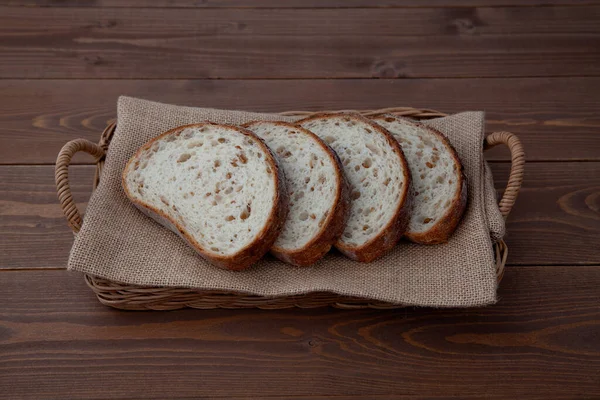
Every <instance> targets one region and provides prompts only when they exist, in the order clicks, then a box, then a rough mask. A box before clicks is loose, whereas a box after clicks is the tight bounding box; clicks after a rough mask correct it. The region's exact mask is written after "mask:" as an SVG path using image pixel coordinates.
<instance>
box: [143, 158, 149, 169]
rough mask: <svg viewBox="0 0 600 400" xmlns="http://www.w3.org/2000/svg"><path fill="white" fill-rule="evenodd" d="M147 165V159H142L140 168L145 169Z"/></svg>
mask: <svg viewBox="0 0 600 400" xmlns="http://www.w3.org/2000/svg"><path fill="white" fill-rule="evenodd" d="M147 166H148V161H146V160H144V162H143V163H142V169H145V168H146V167H147Z"/></svg>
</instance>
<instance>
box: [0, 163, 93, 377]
mask: <svg viewBox="0 0 600 400" xmlns="http://www.w3.org/2000/svg"><path fill="white" fill-rule="evenodd" d="M93 178H94V167H93V166H78V167H76V168H70V171H69V182H70V185H71V191H72V193H73V197H74V199H75V202H76V204H77V205H78V208H79V210H80V211H81V212H83V211H84V210H85V206H86V205H87V201H88V199H89V197H90V194H91V191H92V182H93ZM0 235H1V236H2V240H0V269H13V268H19V269H27V268H65V267H66V265H67V258H68V256H69V251H70V250H71V246H72V244H73V232H72V231H71V229H70V228H69V227H68V226H67V223H66V219H65V216H64V215H63V213H62V211H61V209H60V206H59V204H58V197H57V194H56V185H55V183H54V167H53V166H11V167H0ZM0 375H1V374H0Z"/></svg>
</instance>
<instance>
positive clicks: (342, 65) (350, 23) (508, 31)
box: [0, 6, 600, 79]
mask: <svg viewBox="0 0 600 400" xmlns="http://www.w3.org/2000/svg"><path fill="white" fill-rule="evenodd" d="M535 10H536V11H534V12H533V13H532V12H531V10H523V8H510V9H505V8H474V9H465V8H456V9H452V8H444V9H439V10H438V11H437V12H427V11H428V10H427V11H426V12H424V11H423V10H417V11H415V10H412V9H406V8H392V9H383V10H382V9H374V10H370V9H368V10H364V9H359V10H356V9H352V10H346V11H344V12H343V13H340V12H339V9H326V10H300V11H298V10H292V11H289V10H272V9H239V10H225V11H223V10H216V11H215V10H195V9H192V10H188V9H158V10H157V9H139V8H126V9H122V8H120V9H114V8H112V9H111V8H107V9H85V8H83V9H81V8H75V9H71V8H50V9H35V8H34V9H30V8H10V7H8V8H0V26H2V30H1V31H0V32H1V35H0V44H1V46H2V53H3V62H2V63H1V64H0V77H2V78H61V79H64V78H133V77H138V78H153V79H160V78H163V77H164V76H165V74H167V75H168V76H170V77H173V78H182V79H185V78H221V79H222V78H252V79H260V78H263V79H264V78H287V79H289V78H331V77H338V78H432V77H436V78H437V77H453V78H464V77H473V76H476V77H506V76H513V77H520V76H577V75H586V76H598V75H600V50H598V49H600V38H599V36H598V34H597V32H598V29H600V28H599V27H598V24H594V22H595V21H597V20H598V19H600V18H598V15H599V14H600V6H590V7H577V8H572V7H565V8H561V7H558V8H556V9H553V10H552V11H551V12H547V11H543V10H539V11H538V10H537V9H535ZM537 14H541V16H540V22H539V23H537V24H534V23H531V22H530V21H531V20H532V19H534V15H536V17H535V20H537ZM565 14H566V18H565V17H564V15H565ZM577 17H581V18H582V21H581V23H578V22H579V21H578V20H577ZM565 19H566V20H568V21H575V22H565ZM297 20H300V21H304V22H300V23H297V22H296V21H297ZM45 21H52V22H51V23H46V22H45ZM173 21H177V23H176V24H173V23H172V22H173ZM407 22H408V23H407ZM487 25H492V26H496V28H495V29H487V28H485V26H487ZM556 25H558V26H559V27H555V26H556ZM480 26H481V27H483V28H482V29H480ZM513 27H515V28H513ZM392 33H393V34H392ZM507 49H508V50H509V51H507ZM500 66H501V68H500Z"/></svg>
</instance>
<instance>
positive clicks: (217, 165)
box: [214, 160, 221, 168]
mask: <svg viewBox="0 0 600 400" xmlns="http://www.w3.org/2000/svg"><path fill="white" fill-rule="evenodd" d="M214 164H215V168H219V167H220V166H221V161H220V160H215V163H214Z"/></svg>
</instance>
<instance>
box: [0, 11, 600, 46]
mask: <svg viewBox="0 0 600 400" xmlns="http://www.w3.org/2000/svg"><path fill="white" fill-rule="evenodd" d="M249 4H252V3H249ZM0 13H1V14H2V15H3V17H2V18H3V22H4V24H3V25H2V26H1V27H0V32H2V34H4V35H9V36H11V37H14V38H17V39H23V37H25V36H40V35H43V36H45V37H46V38H57V39H60V38H61V37H64V36H66V35H69V34H70V33H71V32H73V33H77V34H78V35H80V36H84V37H85V36H89V37H90V38H98V37H106V38H107V39H108V38H112V39H119V38H122V39H135V38H139V37H140V36H141V35H143V34H145V33H148V32H152V37H154V38H176V37H200V36H201V37H204V36H236V37H238V36H248V35H251V36H278V37H281V36H290V37H294V36H320V37H323V36H326V37H333V36H363V37H364V36H453V35H464V36H486V35H501V36H506V35H515V34H598V33H600V26H599V25H598V23H597V22H598V19H599V18H600V6H584V7H539V8H538V7H475V8H473V7H468V8H465V7H453V8H407V9H397V10H396V9H392V10H390V9H389V8H372V9H363V8H360V9H346V10H339V9H318V8H314V9H313V8H309V9H285V8H283V9H277V8H275V9H271V8H269V9H248V8H241V9H239V8H238V9H225V10H223V9H192V10H154V9H147V8H142V9H136V10H133V11H128V10H123V9H104V10H102V11H101V12H98V10H94V9H78V10H76V11H75V12H73V11H72V10H60V9H47V8H37V9H36V8H34V9H25V10H24V9H21V8H6V7H5V8H0ZM23 16H26V18H25V19H23ZM175 21H176V23H175ZM332 21H335V23H334V24H333V23H331V22H332Z"/></svg>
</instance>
